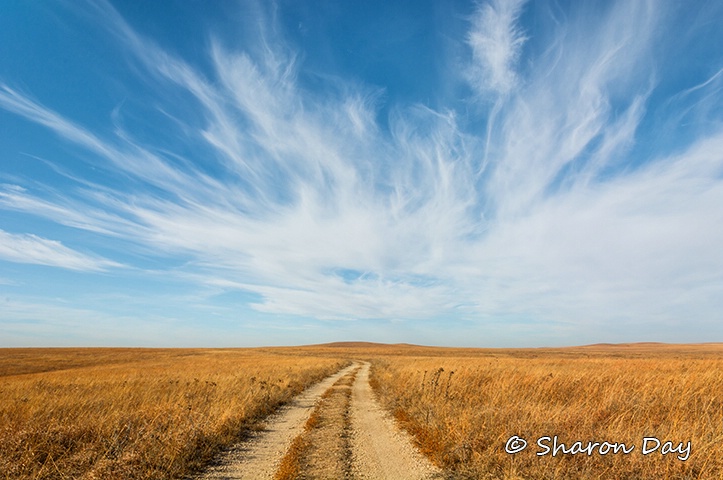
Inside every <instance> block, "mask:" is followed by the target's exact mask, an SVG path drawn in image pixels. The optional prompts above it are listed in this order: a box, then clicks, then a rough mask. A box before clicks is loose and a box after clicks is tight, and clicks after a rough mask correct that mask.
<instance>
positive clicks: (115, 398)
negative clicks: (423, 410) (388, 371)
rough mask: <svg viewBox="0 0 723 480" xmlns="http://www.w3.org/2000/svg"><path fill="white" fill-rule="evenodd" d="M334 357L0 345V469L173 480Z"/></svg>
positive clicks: (29, 474)
mask: <svg viewBox="0 0 723 480" xmlns="http://www.w3.org/2000/svg"><path fill="white" fill-rule="evenodd" d="M343 363H345V362H344V361H342V360H339V359H338V358H337V359H335V358H328V357H326V358H321V357H314V356H309V355H308V354H306V355H304V354H300V353H295V354H293V355H289V354H282V353H281V352H273V351H266V350H260V349H238V350H182V349H178V350H176V349H174V350H142V349H38V350H16V349H3V350H0V398H2V399H3V401H2V403H0V420H1V421H0V478H5V479H14V480H17V479H70V478H73V479H95V478H98V479H105V478H138V479H169V478H181V477H183V476H184V475H186V474H188V473H189V472H192V471H194V470H196V469H198V468H199V467H201V466H203V465H204V464H206V463H207V462H208V461H209V460H210V459H211V458H212V456H213V455H214V454H215V453H217V452H218V451H219V450H220V449H221V448H223V447H224V446H226V445H228V444H230V443H232V442H234V441H236V440H238V439H239V438H240V437H241V436H242V435H243V433H244V431H248V429H253V428H257V426H258V424H259V421H261V420H262V419H263V418H264V417H265V416H267V415H268V414H269V413H271V412H272V411H273V410H275V409H276V408H278V406H279V405H281V404H283V403H284V402H286V401H288V400H289V399H291V398H292V397H293V396H295V395H297V394H298V393H299V392H301V391H302V390H303V389H304V388H305V387H306V386H308V385H310V384H312V383H315V382H316V381H318V380H320V379H322V378H323V377H325V376H327V375H329V374H331V373H332V372H334V371H336V370H337V369H339V368H341V366H342V364H343Z"/></svg>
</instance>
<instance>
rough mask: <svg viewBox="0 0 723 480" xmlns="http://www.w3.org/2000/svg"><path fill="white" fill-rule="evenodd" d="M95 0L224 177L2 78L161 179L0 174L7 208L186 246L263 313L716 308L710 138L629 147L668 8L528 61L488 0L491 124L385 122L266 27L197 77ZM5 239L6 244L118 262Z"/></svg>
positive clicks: (596, 26)
mask: <svg viewBox="0 0 723 480" xmlns="http://www.w3.org/2000/svg"><path fill="white" fill-rule="evenodd" d="M99 5H100V7H98V8H99V9H100V10H99V11H100V12H101V18H103V19H105V22H106V27H107V28H109V29H110V30H111V31H113V32H115V34H116V36H117V38H118V39H119V40H120V42H121V43H122V45H123V46H124V48H126V49H127V50H128V52H129V53H130V54H131V56H132V57H133V58H135V59H136V60H137V61H138V62H139V63H140V65H142V66H143V68H145V69H146V74H147V77H144V80H146V81H147V82H148V83H149V84H151V85H153V88H154V89H155V91H157V92H158V96H159V98H160V99H164V98H166V97H164V96H163V95H164V92H165V91H166V89H167V88H168V87H169V85H171V86H173V88H176V89H178V92H177V93H178V97H177V98H183V99H185V100H186V101H188V102H189V104H193V105H196V106H197V107H198V112H199V117H200V118H201V119H203V127H202V128H201V129H199V130H196V131H195V132H193V135H192V136H193V139H194V140H196V141H198V142H199V144H198V145H197V146H198V148H199V150H200V151H202V152H203V153H204V156H203V159H204V161H207V162H215V163H214V166H216V167H218V170H217V171H221V174H218V173H217V174H216V175H215V176H212V175H211V174H209V173H205V172H202V171H201V170H200V168H196V167H191V166H190V165H192V164H193V162H192V160H193V159H185V158H181V160H182V161H180V162H178V163H176V164H174V163H173V162H170V161H169V160H168V159H167V158H165V157H164V156H163V155H162V154H160V153H158V151H159V149H154V148H153V145H143V144H141V143H140V142H139V141H138V140H136V139H135V138H134V137H133V136H132V135H130V134H128V133H125V132H123V131H121V130H119V131H118V132H117V134H116V135H114V136H111V137H109V138H101V137H100V136H98V135H95V134H93V133H92V132H91V131H90V129H88V128H85V127H83V126H81V125H78V124H76V123H74V122H73V121H71V119H68V118H65V117H63V116H62V115H61V114H60V113H57V112H54V111H53V110H51V109H50V108H49V107H46V106H44V105H42V104H41V103H40V102H38V101H34V100H32V99H29V98H28V97H26V96H23V95H22V94H20V93H18V92H17V91H15V90H12V89H10V88H9V87H7V86H2V89H1V90H0V105H2V106H3V107H4V108H5V109H7V110H10V111H12V112H15V113H17V114H18V115H21V116H23V117H25V118H27V119H29V120H31V121H34V122H36V123H38V124H41V125H44V126H46V127H47V128H49V129H50V130H52V131H53V132H55V133H56V134H57V135H59V136H61V137H62V138H64V139H65V140H67V141H69V142H72V143H73V144H75V145H78V146H80V147H82V148H84V149H85V150H87V151H90V152H92V153H94V154H96V155H98V156H99V157H101V158H103V159H106V160H109V161H110V164H111V166H112V167H111V168H113V169H117V170H118V171H122V172H124V173H125V174H128V175H129V176H131V177H132V178H134V179H136V180H138V182H139V184H141V185H150V186H153V187H154V188H155V189H156V190H155V191H161V192H162V193H163V195H156V194H150V193H148V192H147V191H146V190H145V189H143V188H141V187H140V186H139V187H137V188H135V189H134V190H133V191H115V190H111V189H110V188H109V187H100V186H95V187H96V188H94V186H93V185H92V184H90V183H88V184H86V185H85V187H86V188H84V189H83V190H76V191H73V192H71V193H67V192H53V193H52V194H51V195H48V194H44V196H43V195H41V194H39V193H36V192H33V191H31V190H27V191H24V190H22V189H18V188H14V187H10V186H7V185H6V186H3V187H2V189H0V206H2V207H3V208H6V209H13V210H16V211H21V212H25V213H27V214H33V215H39V216H43V217H45V218H48V219H51V220H54V221H56V222H58V223H61V224H64V225H67V226H71V227H74V228H76V229H79V230H88V231H92V232H96V233H100V234H104V235H108V236H112V237H119V238H123V239H124V240H128V241H130V242H131V243H132V244H134V245H138V246H141V247H142V248H145V249H148V250H150V251H151V252H154V253H155V254H156V255H159V256H172V255H180V256H182V258H184V259H185V260H188V262H187V263H185V264H184V266H183V267H182V268H179V271H178V272H174V274H176V275H179V276H181V277H183V278H187V279H193V281H195V282H199V283H202V284H205V285H210V286H215V287H217V288H226V289H238V290H244V291H249V292H253V293H256V294H257V295H258V297H259V298H260V300H258V301H256V303H254V304H253V306H254V308H256V309H257V310H259V311H262V312H271V313H278V314H284V315H286V314H290V315H300V316H309V317H318V318H326V319H340V318H343V319H348V318H359V317H362V318H363V317H368V318H415V319H420V318H432V317H442V316H445V315H461V316H468V317H469V318H474V319H490V318H507V317H515V318H516V320H520V321H522V320H525V321H530V322H535V321H536V322H540V323H544V322H548V323H547V324H548V325H551V327H550V328H554V329H558V330H557V331H564V330H565V329H568V328H570V325H573V324H579V325H583V324H584V325H601V324H604V323H606V322H608V321H612V322H613V323H615V324H616V325H618V326H621V327H622V326H624V325H625V324H626V323H627V322H631V321H633V320H634V319H648V320H650V319H655V320H656V321H665V322H669V323H675V322H682V321H683V320H682V318H683V317H682V316H681V315H682V314H683V313H685V312H686V310H687V314H688V316H689V317H692V318H695V319H696V322H698V323H697V325H705V326H706V327H708V328H713V326H712V320H710V319H711V318H713V314H712V313H711V312H717V311H721V310H722V308H721V307H723V305H721V300H719V299H720V298H723V292H722V290H723V278H722V277H721V275H722V274H721V273H720V272H723V259H722V257H721V255H720V253H719V248H718V246H719V245H721V244H723V229H722V228H721V227H720V225H723V221H722V220H723V218H721V217H722V214H721V209H720V207H719V206H720V205H721V204H723V203H722V201H723V182H721V173H722V172H721V168H722V166H723V165H722V164H723V158H721V155H720V153H719V152H721V151H723V134H722V133H721V132H719V131H715V132H713V133H710V132H707V135H703V134H701V135H700V136H699V137H698V138H697V139H696V141H691V142H689V145H688V146H687V148H682V146H681V151H680V153H679V154H678V155H676V156H669V157H664V158H654V157H650V158H631V157H630V156H629V155H630V151H631V149H632V147H634V146H635V143H636V138H637V136H638V135H639V130H640V128H641V123H642V120H643V118H644V117H645V115H646V112H647V107H648V102H649V99H650V98H651V95H652V92H653V90H654V88H655V81H654V78H655V75H656V72H655V71H654V70H651V69H650V68H649V67H650V64H649V63H648V61H647V60H646V59H647V58H648V57H649V55H650V53H651V45H653V44H654V40H655V37H654V35H655V32H656V31H657V26H656V22H658V21H661V20H660V18H659V17H658V16H656V15H654V14H653V12H652V11H651V10H652V9H651V5H650V4H649V3H644V2H620V3H618V4H615V5H613V6H612V7H610V8H607V9H605V12H604V14H600V15H598V16H594V21H591V18H593V16H590V15H588V16H586V15H584V14H580V15H579V18H578V17H575V18H572V19H570V20H569V22H572V23H571V24H569V25H568V24H565V25H561V26H560V27H559V28H557V27H556V28H553V29H552V31H551V32H550V33H549V35H548V36H547V37H546V38H547V39H548V40H550V48H549V49H547V50H546V51H545V52H544V54H542V55H540V57H539V58H536V62H533V63H531V64H530V66H529V69H528V70H525V75H526V77H525V78H521V77H520V76H521V75H522V73H519V72H518V71H516V62H517V60H518V57H519V55H520V54H521V51H522V50H521V49H522V46H523V44H524V42H525V41H526V37H525V35H526V34H525V33H524V32H522V30H521V29H520V27H519V26H518V21H519V17H520V15H521V13H522V9H523V8H524V6H525V4H524V2H522V1H513V2H503V1H495V2H492V3H490V4H485V5H484V6H482V7H480V10H479V11H478V12H477V14H476V16H475V18H474V21H473V27H472V30H471V32H470V33H469V36H468V40H469V45H470V47H471V48H472V53H473V65H472V66H467V67H469V68H471V70H470V71H473V72H475V75H476V77H475V80H474V82H476V83H474V86H475V88H476V89H477V91H478V93H480V94H485V95H486V94H488V93H489V92H492V93H494V94H496V95H499V96H502V97H504V101H503V102H496V103H495V105H494V107H492V111H491V113H490V117H489V119H488V120H489V123H488V129H487V131H486V132H478V131H474V130H473V129H472V128H470V127H469V126H468V125H466V124H465V123H464V120H460V119H459V118H458V117H457V114H456V113H455V112H453V111H435V110H432V109H430V108H427V107H424V106H420V105H415V106H394V108H392V112H393V113H392V115H391V117H390V119H389V131H385V130H384V129H383V128H381V126H380V125H379V124H377V122H376V121H375V118H376V113H377V112H376V111H375V110H374V109H375V98H376V97H375V94H376V93H375V92H369V91H364V90H363V88H361V87H353V86H347V87H346V88H342V89H335V90H334V91H333V93H331V94H324V93H319V92H316V91H315V92H310V91H306V90H304V89H303V88H302V87H301V86H300V85H299V82H298V81H297V77H298V72H299V70H300V69H301V68H303V66H302V65H300V63H299V56H297V55H295V54H294V52H289V51H288V50H286V49H285V46H284V45H283V44H280V43H279V40H278V39H276V38H274V37H273V36H272V35H271V34H270V33H268V32H267V34H266V35H264V36H263V38H264V42H265V43H264V48H260V49H258V50H257V51H254V52H250V51H244V52H237V51H233V50H232V49H228V48H225V47H223V46H221V44H220V43H219V42H216V43H212V47H211V49H210V51H209V61H210V62H211V63H210V64H211V65H212V71H211V72H210V73H208V72H207V76H204V75H202V74H201V73H200V72H199V71H197V70H196V69H194V68H193V67H192V66H191V65H189V64H187V63H185V62H184V61H183V60H182V59H180V58H177V57H174V56H172V55H170V54H168V53H166V52H164V51H163V50H162V49H161V48H160V47H158V46H157V45H155V44H154V43H153V42H152V41H150V40H149V39H144V38H142V37H141V36H140V35H138V34H137V33H136V32H134V31H133V30H132V29H131V28H130V27H129V26H128V25H127V24H126V23H125V22H124V21H123V19H122V18H120V16H119V15H118V14H117V13H116V12H114V11H113V10H112V8H111V7H110V6H108V5H106V4H103V3H102V2H101V3H99ZM583 13H584V12H583ZM641 19H642V20H641ZM575 22H577V23H575ZM553 23H554V22H553ZM719 73H720V72H719ZM211 75H214V76H215V77H213V78H210V76H211ZM717 77H720V75H719V74H716V75H714V76H713V77H711V79H710V80H709V81H707V82H704V83H701V84H700V85H698V86H697V87H695V88H696V91H697V90H702V91H706V89H709V88H712V87H715V85H716V80H715V79H716V78H717ZM689 91H690V90H689ZM180 123H181V124H183V122H180ZM184 125H185V124H184ZM184 133H185V132H184ZM483 150H484V151H483ZM621 165H627V166H628V170H624V169H622V168H620V167H621ZM155 191H154V192H155ZM4 235H5V237H0V238H5V239H6V240H5V241H4V242H3V243H2V244H0V248H5V250H4V252H5V253H4V254H2V255H4V257H5V258H12V259H14V260H13V261H20V260H18V259H20V258H23V259H24V260H23V261H33V262H34V263H44V264H57V265H59V266H60V265H62V266H65V267H66V268H76V269H79V270H83V269H85V270H94V269H95V270H97V269H103V268H107V267H109V266H111V264H110V263H108V261H106V260H101V259H97V258H94V257H91V256H89V255H83V254H80V253H78V252H75V251H73V250H70V249H68V248H67V247H65V246H63V245H62V244H60V243H57V242H52V241H50V240H45V239H41V238H39V237H35V236H32V235H22V234H20V235H18V234H4ZM21 244H22V245H23V248H20V247H19V246H18V245H21ZM3 245H4V247H3ZM8 245H14V247H12V248H11V247H8ZM0 252H2V250H0ZM53 262H54V263H53ZM553 320H554V321H555V322H557V323H552V321H553ZM648 320H639V322H642V323H644V322H645V321H648ZM642 323H639V324H642Z"/></svg>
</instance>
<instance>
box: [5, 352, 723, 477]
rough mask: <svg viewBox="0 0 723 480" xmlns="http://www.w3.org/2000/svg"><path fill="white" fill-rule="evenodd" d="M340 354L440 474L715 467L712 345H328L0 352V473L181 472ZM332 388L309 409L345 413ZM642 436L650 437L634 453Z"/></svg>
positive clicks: (718, 460) (694, 471) (722, 385)
mask: <svg viewBox="0 0 723 480" xmlns="http://www.w3.org/2000/svg"><path fill="white" fill-rule="evenodd" d="M352 360H361V361H367V362H371V385H372V387H373V388H374V392H375V393H376V396H377V397H378V398H379V400H380V401H381V404H382V405H383V406H384V407H385V408H386V409H387V411H388V412H389V413H391V414H392V416H393V417H394V418H395V419H396V421H397V422H398V424H399V425H400V426H401V427H402V428H404V429H406V430H407V431H408V432H409V433H410V434H411V437H412V439H413V441H414V442H415V443H416V445H417V446H418V447H419V449H420V450H421V451H422V452H423V453H424V454H425V455H426V456H427V457H428V458H429V459H431V461H432V462H433V463H434V464H436V465H437V466H438V467H440V468H441V469H442V470H443V471H444V472H445V475H446V476H447V477H448V478H451V479H457V478H459V479H466V478H482V479H607V478H611V479H642V480H646V479H663V478H668V479H681V480H682V479H720V478H723V395H721V392H723V345H719V344H706V345H679V346H677V345H655V344H633V345H598V346H589V347H575V348H560V349H517V350H512V349H452V348H434V347H417V346H411V345H378V344H365V343H341V344H329V345H316V346H307V347H293V348H291V347H289V348H257V349H108V348H104V349H0V398H2V402H1V403H0V479H94V478H98V479H106V478H118V479H135V478H138V479H180V478H190V476H191V475H193V474H194V472H198V471H201V470H202V469H203V468H204V467H205V466H206V465H208V464H209V462H211V461H212V459H213V458H214V456H215V455H216V454H218V453H219V452H221V451H223V450H224V449H226V448H227V447H228V446H230V445H231V444H233V443H236V442H238V441H243V440H244V439H245V438H246V437H247V435H248V434H249V432H252V431H254V430H258V429H261V428H262V427H263V421H264V419H265V418H266V417H267V416H268V415H269V414H270V413H272V412H273V411H275V410H277V409H278V407H279V406H281V405H282V404H284V403H286V402H288V401H289V400H290V399H291V398H293V397H294V396H295V395H297V394H298V393H300V392H301V391H302V390H303V389H304V388H305V387H306V386H309V385H311V384H313V383H316V382H317V381H319V380H321V379H322V378H324V377H327V376H328V375H330V374H331V373H333V372H336V371H338V370H339V369H340V368H342V367H343V366H345V365H349V364H350V363H351V361H352ZM347 383H348V382H347ZM339 385H341V384H339ZM339 385H337V386H336V387H335V388H336V390H333V391H330V392H329V393H328V394H327V396H326V397H324V398H325V400H323V401H322V403H321V404H320V405H321V406H324V405H326V403H324V402H327V403H328V402H329V401H331V399H335V398H336V397H333V396H332V397H330V396H329V395H332V394H334V395H337V396H339V399H340V400H339V402H337V403H338V404H339V405H342V406H343V405H346V407H344V408H347V409H348V408H350V407H349V405H348V402H349V399H348V392H347V393H344V392H345V391H342V390H339V389H340V388H341V387H339ZM344 388H347V387H344ZM342 393H344V395H346V396H344V395H342ZM342 400H343V401H342ZM344 402H346V403H344ZM319 408H321V407H319ZM335 408H336V407H335ZM339 408H341V407H339ZM334 412H335V410H333V409H332V408H331V407H328V408H326V410H321V413H320V415H322V417H319V418H322V419H323V418H326V417H323V415H331V414H332V413H334ZM338 415H341V416H338V418H342V419H343V418H344V415H345V414H343V413H339V414H338ZM314 418H316V417H314ZM330 418H331V417H330ZM335 418H336V417H335ZM322 424H323V425H326V423H324V422H322ZM329 425H335V424H333V423H332V424H329ZM309 428H310V427H309ZM324 428H329V431H331V430H333V429H331V428H330V427H324ZM324 431H325V430H323V429H322V430H318V429H317V430H313V431H312V433H309V434H307V437H304V439H302V440H305V441H307V442H308V441H310V440H309V439H311V440H313V441H312V442H311V443H312V444H323V441H324V439H322V438H321V437H323V436H324V435H325V434H324V433H323V432H324ZM309 435H310V436H309ZM332 436H334V438H336V436H338V435H336V434H335V435H332ZM513 436H517V437H519V439H524V440H526V441H527V447H526V448H525V449H524V450H522V451H520V452H518V453H516V454H510V453H507V452H506V451H505V447H506V445H508V444H510V443H509V441H510V439H511V438H512V437H513ZM555 436H557V443H558V444H564V445H565V446H564V449H563V447H559V446H558V448H557V449H555V445H554V444H553V437H555ZM546 437H549V439H547V440H545V438H546ZM644 438H649V439H652V438H655V439H658V440H659V441H660V445H659V448H655V449H654V448H652V447H655V446H656V445H655V442H654V441H653V440H649V441H648V442H649V443H647V444H646V445H645V446H647V447H648V448H649V449H650V450H651V452H650V453H648V454H646V455H643V453H642V450H643V447H644V445H643V439H644ZM538 441H540V442H541V443H537V442H538ZM575 442H579V445H578V446H577V447H574V448H573V445H575ZM591 442H592V444H594V443H595V442H597V446H593V447H589V445H590V444H591ZM604 442H607V444H605V445H607V447H606V446H602V447H601V445H602V444H603V443H604ZM666 442H671V443H669V444H668V443H666ZM688 442H690V444H689V445H690V447H687V445H688ZM297 443H298V442H297ZM613 444H624V446H625V447H626V448H627V449H628V453H625V451H624V450H617V453H615V450H613V448H612V445H613ZM510 445H512V444H510ZM666 445H667V446H666ZM513 446H514V445H513ZM517 446H519V443H517ZM631 446H632V447H634V448H633V449H632V450H630V447H631ZM345 448H347V447H345ZM585 448H587V450H585ZM663 450H665V454H663ZM307 451H309V452H313V451H314V450H313V449H312V450H307ZM602 451H605V452H606V453H605V454H601V452H602ZM553 452H554V453H555V455H553ZM543 453H544V454H543ZM588 453H589V455H588ZM310 455H311V454H310ZM347 456H349V455H347ZM300 458H302V457H300ZM682 458H684V460H683V459H682ZM302 463H303V462H302ZM292 477H293V475H292Z"/></svg>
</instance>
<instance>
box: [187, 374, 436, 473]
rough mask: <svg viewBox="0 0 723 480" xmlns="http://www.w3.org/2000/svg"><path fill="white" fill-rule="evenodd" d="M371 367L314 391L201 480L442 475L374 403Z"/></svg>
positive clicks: (330, 380) (336, 376)
mask: <svg viewBox="0 0 723 480" xmlns="http://www.w3.org/2000/svg"><path fill="white" fill-rule="evenodd" d="M369 366H370V365H369V363H366V362H358V363H354V364H353V365H351V366H349V367H347V368H345V369H343V370H341V371H340V372H338V373H336V374H334V375H332V376H331V377H328V378H327V379H325V380H324V381H323V382H321V383H319V384H317V385H315V386H314V387H311V388H310V389H308V390H307V391H305V392H304V393H303V394H302V395H300V396H299V397H297V398H296V399H295V401H294V402H293V403H292V404H291V405H289V406H288V407H287V408H285V409H284V410H283V411H282V412H280V413H279V414H278V415H276V416H274V417H272V418H271V419H269V421H268V423H267V428H266V429H265V430H264V431H262V432H260V433H259V434H258V435H257V436H256V437H255V438H252V439H250V440H249V441H247V442H244V443H243V444H240V445H238V446H236V447H235V448H234V449H233V450H231V451H229V452H228V453H227V454H226V455H224V457H223V458H221V459H220V461H219V464H218V465H216V466H214V467H212V468H211V469H210V470H209V471H207V472H205V473H204V474H203V475H201V476H199V477H197V480H232V479H273V478H284V479H285V478H308V479H311V478H339V479H344V478H346V479H373V480H376V479H380V480H383V479H395V480H406V479H408V480H412V479H420V480H422V479H424V480H426V479H438V478H443V476H442V474H441V472H440V471H439V470H437V469H436V468H435V467H434V466H432V465H431V464H430V463H429V461H428V460H427V459H425V458H424V457H423V456H422V455H421V454H420V453H419V452H418V451H417V450H416V449H415V448H414V447H413V446H412V444H411V442H410V438H409V436H408V435H407V434H406V433H404V432H402V431H401V430H399V428H397V426H396V425H395V423H394V421H393V420H392V419H391V418H389V416H388V415H387V414H386V412H384V410H383V409H382V408H381V407H380V406H379V404H378V403H377V401H376V399H375V397H374V394H373V392H372V389H371V387H370V386H369Z"/></svg>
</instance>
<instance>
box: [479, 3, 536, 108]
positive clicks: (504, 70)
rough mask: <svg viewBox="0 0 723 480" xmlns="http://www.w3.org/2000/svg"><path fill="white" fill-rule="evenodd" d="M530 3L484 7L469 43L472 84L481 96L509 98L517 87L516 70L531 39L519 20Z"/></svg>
mask: <svg viewBox="0 0 723 480" xmlns="http://www.w3.org/2000/svg"><path fill="white" fill-rule="evenodd" d="M525 3H526V0H494V1H491V2H488V3H482V4H480V6H479V8H478V9H477V11H476V12H475V14H474V16H473V18H472V28H471V29H470V31H469V33H468V34H467V42H468V44H469V46H470V47H471V49H472V58H473V61H472V66H471V68H470V70H469V81H470V83H471V85H472V87H473V88H474V89H475V90H476V91H477V92H478V94H481V95H487V94H489V93H495V94H500V95H505V94H507V93H509V92H510V91H512V89H513V88H515V86H516V85H517V82H518V74H517V72H516V70H515V67H516V66H517V65H516V63H517V61H518V59H519V57H520V50H521V49H522V46H523V45H524V43H525V41H526V40H527V37H526V36H525V34H524V31H523V30H522V28H521V27H520V25H519V23H518V20H519V17H520V15H521V13H522V10H523V8H524V6H525Z"/></svg>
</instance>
